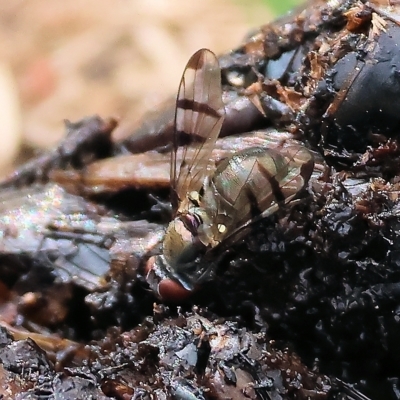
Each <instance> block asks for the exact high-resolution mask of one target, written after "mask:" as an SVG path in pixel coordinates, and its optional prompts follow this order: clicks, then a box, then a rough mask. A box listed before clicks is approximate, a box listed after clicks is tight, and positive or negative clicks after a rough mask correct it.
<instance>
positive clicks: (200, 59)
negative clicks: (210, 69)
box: [186, 50, 207, 71]
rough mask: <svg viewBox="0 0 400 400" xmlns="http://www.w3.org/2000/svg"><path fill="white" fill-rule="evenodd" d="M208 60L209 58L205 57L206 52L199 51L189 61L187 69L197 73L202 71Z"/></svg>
mask: <svg viewBox="0 0 400 400" xmlns="http://www.w3.org/2000/svg"><path fill="white" fill-rule="evenodd" d="M206 60H207V57H206V56H205V54H204V52H203V51H201V50H199V51H198V52H196V53H195V54H193V56H192V57H191V58H190V59H189V61H188V63H187V65H186V68H190V69H193V70H195V71H197V70H199V69H202V68H203V65H204V62H205V61H206Z"/></svg>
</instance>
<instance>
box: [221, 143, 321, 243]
mask: <svg viewBox="0 0 400 400" xmlns="http://www.w3.org/2000/svg"><path fill="white" fill-rule="evenodd" d="M313 167H314V160H313V156H312V154H311V153H310V152H309V151H308V150H307V149H306V148H305V147H304V146H289V147H286V148H282V149H281V150H280V151H276V150H272V149H268V148H264V149H263V148H261V147H254V148H250V149H246V150H243V151H241V152H238V153H237V154H235V155H234V156H232V157H231V158H229V159H227V160H226V161H225V164H221V165H220V166H219V167H218V169H217V171H216V173H215V175H214V177H213V182H214V184H215V188H216V190H217V191H218V193H219V194H220V196H219V197H218V198H217V199H218V203H219V204H218V210H217V212H216V217H215V219H216V220H217V221H218V220H219V221H218V222H219V223H222V224H224V226H225V229H224V230H223V233H222V235H221V236H222V237H221V238H220V241H224V242H228V241H227V240H228V239H229V243H231V242H232V241H237V240H239V239H240V238H241V237H243V236H244V235H245V234H246V232H247V229H246V228H247V227H250V226H251V225H253V224H254V223H255V222H257V221H260V220H261V219H264V218H267V217H268V216H270V215H272V214H273V213H275V212H276V211H278V209H279V208H280V207H282V206H284V205H285V204H287V203H289V202H290V201H292V200H293V199H294V198H295V197H296V196H297V194H298V193H299V192H300V191H301V190H302V189H303V188H304V187H305V186H306V185H307V182H308V181H309V178H310V176H311V173H312V171H313ZM224 182H225V183H226V182H228V184H224ZM227 204H228V205H229V206H228V207H227Z"/></svg>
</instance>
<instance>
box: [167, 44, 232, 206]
mask: <svg viewBox="0 0 400 400" xmlns="http://www.w3.org/2000/svg"><path fill="white" fill-rule="evenodd" d="M224 116H225V109H224V104H223V102H222V88H221V71H220V68H219V64H218V60H217V58H216V56H215V54H214V53H213V52H211V51H210V50H207V49H201V50H199V51H197V52H196V53H195V54H194V55H193V56H192V57H191V58H190V60H189V61H188V63H187V65H186V68H185V71H184V73H183V76H182V79H181V83H180V86H179V91H178V97H177V100H176V114H175V133H174V139H173V149H172V152H171V189H172V193H171V201H172V205H173V208H174V210H175V211H176V210H177V208H178V205H180V207H182V201H183V200H184V199H186V198H187V195H188V193H191V192H198V191H199V190H200V189H201V187H202V185H203V183H204V179H205V178H206V176H208V175H210V174H211V173H212V170H213V168H214V167H213V164H212V163H211V160H210V158H211V152H212V150H213V147H214V145H215V141H216V140H217V138H218V135H219V132H220V130H221V126H222V122H223V119H224ZM182 144H183V146H181V147H179V145H182ZM188 146H190V147H192V148H193V149H194V150H193V151H191V152H188V151H187V149H188ZM179 152H182V154H181V155H180V154H179ZM189 154H190V157H189ZM178 158H180V159H181V160H182V162H181V164H180V165H177V159H178ZM184 206H185V205H184V204H183V207H184Z"/></svg>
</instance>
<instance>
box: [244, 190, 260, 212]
mask: <svg viewBox="0 0 400 400" xmlns="http://www.w3.org/2000/svg"><path fill="white" fill-rule="evenodd" d="M246 196H247V200H248V202H249V204H250V213H251V217H252V218H256V217H258V216H259V215H260V214H261V213H262V212H263V210H261V209H260V207H258V201H257V196H256V195H255V194H254V193H253V191H252V190H251V189H250V187H248V186H246Z"/></svg>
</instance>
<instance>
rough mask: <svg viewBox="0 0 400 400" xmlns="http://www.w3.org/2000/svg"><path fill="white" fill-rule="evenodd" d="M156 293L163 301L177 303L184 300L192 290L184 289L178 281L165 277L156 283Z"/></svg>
mask: <svg viewBox="0 0 400 400" xmlns="http://www.w3.org/2000/svg"><path fill="white" fill-rule="evenodd" d="M157 291H158V295H159V296H160V298H161V299H162V300H164V301H170V302H173V303H179V302H181V301H184V300H186V299H187V298H188V297H189V296H190V295H191V294H192V291H190V290H187V289H185V288H184V287H183V286H182V285H181V284H180V283H178V282H176V281H174V280H172V279H168V278H165V279H163V280H162V281H161V282H160V283H159V284H158V288H157Z"/></svg>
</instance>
